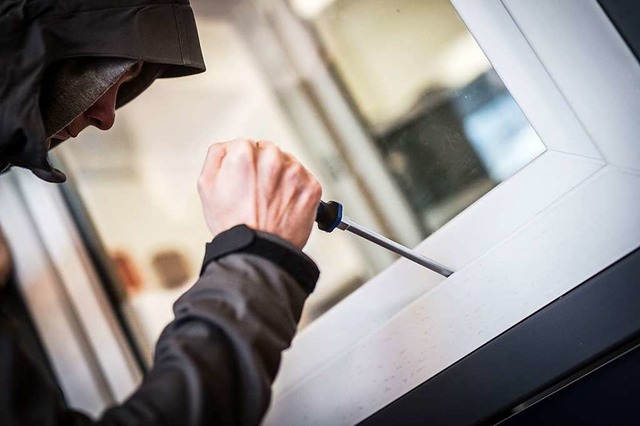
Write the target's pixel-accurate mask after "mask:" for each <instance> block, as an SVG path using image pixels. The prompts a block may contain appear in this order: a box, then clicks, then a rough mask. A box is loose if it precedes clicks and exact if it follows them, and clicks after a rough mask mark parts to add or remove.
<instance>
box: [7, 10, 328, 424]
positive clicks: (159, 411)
mask: <svg viewBox="0 0 640 426" xmlns="http://www.w3.org/2000/svg"><path fill="white" fill-rule="evenodd" d="M204 69H205V67H204V62H203V59H202V55H201V52H200V46H199V41H198V36H197V31H196V26H195V20H194V17H193V14H192V11H191V8H190V5H189V2H188V0H153V1H151V0H92V1H86V0H65V1H59V0H3V1H2V2H0V102H1V103H0V170H4V171H6V170H8V169H9V168H10V167H11V166H17V167H22V168H26V169H29V170H31V171H32V172H33V173H34V174H35V175H36V176H38V177H39V178H41V179H44V180H46V181H48V182H52V183H59V182H63V181H64V180H65V176H64V174H63V173H62V172H61V171H59V170H56V169H55V168H54V167H53V166H52V165H51V163H50V161H49V158H48V152H49V149H51V148H52V147H54V146H55V145H57V144H58V143H61V142H62V141H64V140H65V139H67V138H68V137H69V136H75V135H76V134H77V133H78V132H79V131H80V130H82V128H84V127H86V126H87V125H94V126H96V127H99V128H101V129H103V130H107V129H108V128H109V127H110V126H111V124H113V119H114V117H113V114H114V111H115V110H114V107H120V106H122V105H124V104H126V103H127V102H129V101H131V100H133V99H134V98H135V97H136V96H137V95H139V94H140V93H141V92H142V91H144V90H145V89H146V88H147V87H149V85H151V84H152V83H153V81H154V80H155V79H157V78H168V77H179V76H186V75H190V74H194V73H198V72H202V71H204ZM105 99H107V100H108V101H109V102H108V103H110V105H111V109H113V110H114V111H110V110H109V108H106V109H102V110H100V111H101V112H100V114H102V113H103V112H104V113H105V114H103V115H100V114H98V112H96V111H97V110H96V108H97V107H96V105H98V104H99V103H100V102H102V101H103V100H105ZM123 155H126V153H123ZM226 157H229V158H232V159H233V161H231V160H230V161H226V160H225V158H226ZM265 158H266V159H267V160H265ZM254 160H255V161H254ZM234 164H240V166H239V167H240V169H237V168H234V167H235V166H234ZM299 166H300V165H299V163H297V161H295V160H294V159H293V158H292V157H290V156H289V155H287V154H286V153H282V152H280V151H279V150H278V149H277V148H276V147H275V146H274V145H273V144H270V143H264V144H263V145H262V147H260V146H259V145H258V144H254V143H252V142H250V141H235V142H230V143H227V144H216V145H213V146H212V148H210V150H209V153H208V155H207V159H206V160H205V167H204V168H203V172H202V175H201V178H200V180H199V190H200V195H201V199H202V200H203V210H204V213H205V219H206V221H207V224H208V226H209V228H210V229H211V230H212V233H213V234H214V235H216V237H215V238H214V239H213V241H212V242H211V243H210V244H208V245H207V248H206V251H205V260H204V264H203V267H202V271H201V276H200V278H199V279H198V282H197V283H196V284H195V285H194V286H193V287H192V288H191V289H190V290H189V291H187V292H186V293H185V294H184V295H183V296H182V297H181V298H180V299H179V300H178V301H177V302H176V304H175V305H174V313H175V319H174V321H172V322H171V323H170V324H169V325H168V326H167V327H166V328H165V330H164V331H163V333H162V335H161V336H160V338H159V340H158V343H157V345H156V348H155V355H154V362H153V367H152V368H151V369H150V370H149V371H148V372H147V374H146V375H145V378H144V380H143V381H142V383H141V385H140V387H139V388H138V389H137V390H135V391H134V392H133V394H132V395H131V396H130V397H129V398H128V399H127V400H126V401H125V402H124V403H123V404H122V405H116V406H114V407H110V408H108V409H107V410H106V411H105V412H104V413H103V415H102V416H101V418H100V419H99V420H97V422H98V423H99V424H106V425H151V424H153V425H155V424H158V425H182V426H190V425H205V424H207V425H208V424H240V425H255V424H259V422H260V421H261V419H262V416H263V415H264V413H265V412H266V409H267V407H268V404H269V400H270V392H271V388H270V386H271V383H272V382H273V379H274V377H275V374H276V372H277V370H278V366H279V363H280V358H281V352H282V351H283V350H284V349H286V348H287V347H288V346H289V344H290V342H291V339H292V338H293V336H294V334H295V330H296V326H297V322H298V320H299V318H300V314H301V310H302V306H303V304H304V301H305V300H306V298H307V296H308V295H309V293H310V292H311V291H312V290H313V288H314V286H315V283H316V281H317V279H318V275H319V272H318V269H317V267H316V266H315V264H314V263H313V261H311V259H309V258H308V257H307V256H306V255H304V254H303V253H302V251H301V249H302V247H303V246H304V244H305V243H306V241H307V239H308V237H309V232H310V230H311V226H312V224H313V217H314V216H315V208H316V207H317V203H318V201H319V199H320V192H321V189H320V187H319V184H318V183H317V181H315V180H314V178H313V177H312V176H311V175H310V174H309V173H308V172H307V171H306V169H304V168H302V167H299ZM251 167H267V168H268V170H269V171H270V173H266V174H265V173H263V171H262V170H252V169H251ZM238 170H242V171H243V173H245V172H246V173H249V172H251V173H254V175H255V176H263V175H264V176H267V177H265V178H264V179H269V180H268V181H264V182H262V181H260V182H258V181H259V179H258V180H255V179H253V178H251V179H248V180H247V179H239V178H238V177H239V175H238ZM274 171H275V172H277V173H275V174H274ZM252 176H253V175H252ZM240 177H242V176H240ZM281 178H282V179H285V178H286V179H288V180H289V181H291V182H294V183H296V184H295V185H293V186H294V187H295V189H294V190H291V191H285V192H286V194H284V195H281V194H283V193H284V192H274V191H275V188H278V185H279V183H280V179H281ZM0 179H1V177H0ZM224 179H226V181H225V180H224ZM260 179H262V178H260ZM221 181H222V182H223V184H220V182H221ZM225 182H231V183H230V184H229V185H231V186H229V188H227V192H224V191H223V192H222V194H224V195H225V196H224V197H222V198H220V197H218V198H217V199H216V195H217V194H218V193H217V192H216V191H220V189H216V188H223V189H224V188H226V186H225V184H224V183H225ZM242 182H245V183H246V185H250V186H251V185H254V183H255V187H254V186H251V189H252V190H251V191H247V190H245V189H244V188H240V187H238V185H240V184H241V183H242ZM265 182H266V183H265ZM283 182H284V180H283ZM298 182H302V183H305V184H304V185H298V184H297V183H298ZM233 185H236V186H233ZM261 185H263V186H264V185H266V187H267V190H268V191H270V192H269V194H271V195H270V196H269V197H265V196H263V195H261V194H260V191H262V190H263V189H262V187H261ZM309 188H311V189H309ZM234 191H235V192H234ZM309 191H311V192H309ZM230 193H231V194H232V196H235V194H241V195H238V197H239V198H242V197H245V198H246V197H249V196H253V197H255V200H261V201H259V202H256V201H255V200H254V199H249V200H248V201H247V202H246V203H243V202H238V200H235V199H229V194H230ZM251 194H253V195H251ZM287 197H288V198H287ZM240 201H242V200H240ZM261 202H264V203H271V205H270V206H260V203H261ZM277 202H279V203H281V206H280V207H278V206H275V207H277V208H271V207H273V206H274V205H275V204H273V203H277ZM225 203H230V204H229V205H230V207H229V208H228V209H227V210H229V211H234V212H236V213H235V214H237V215H238V216H239V217H238V218H229V217H228V216H225V215H224V214H221V213H220V210H216V209H215V207H216V206H219V205H220V206H222V207H224V204H225ZM242 205H244V206H254V207H255V208H256V209H258V210H260V211H261V212H264V211H270V210H274V211H283V210H282V209H283V208H284V207H282V206H286V208H287V215H284V216H282V215H280V216H282V220H281V221H280V222H278V220H271V219H270V217H266V219H265V216H261V215H264V214H266V213H260V212H255V211H248V212H247V213H246V214H245V215H243V214H242V212H241V211H239V210H237V208H238V207H237V206H242ZM267 207H269V208H267ZM0 208H1V207H0ZM247 209H248V210H251V207H247ZM222 210H224V209H222ZM238 212H240V213H238ZM243 224H248V225H249V226H246V225H243ZM234 225H238V226H234ZM2 249H3V250H1V251H0V254H2V256H3V262H4V264H3V271H4V272H3V277H2V278H3V280H5V281H6V279H7V277H8V276H9V273H8V272H7V271H10V267H9V266H8V262H9V259H10V257H9V256H8V250H6V244H4V242H2ZM18 272H19V271H18ZM15 275H16V274H11V276H12V277H14V278H15ZM17 275H19V274H17ZM14 284H15V283H14ZM5 287H6V288H13V289H15V288H16V286H15V285H13V287H12V286H10V285H9V286H5ZM4 290H5V288H0V348H1V350H0V386H2V391H1V392H0V424H3V425H4V424H6V425H32V424H33V425H36V424H37V425H72V424H93V422H94V421H95V420H92V419H89V418H88V417H87V416H85V415H83V414H81V413H79V412H76V411H73V410H71V409H69V408H68V407H67V405H66V403H65V399H64V395H62V392H61V391H60V388H59V386H58V385H57V381H56V377H59V376H60V375H64V374H65V372H64V371H55V372H53V370H52V369H51V368H50V365H49V363H48V361H47V359H46V355H44V351H43V350H42V346H41V344H40V342H39V339H38V337H37V332H34V329H33V327H32V326H31V324H29V320H28V315H26V314H25V312H21V313H17V311H20V309H17V308H16V307H17V306H18V305H20V302H19V301H15V302H14V300H15V299H11V298H9V296H8V295H7V294H5V293H6V292H5V291H4ZM12 294H13V293H12ZM23 310H24V309H23ZM29 330H31V331H29Z"/></svg>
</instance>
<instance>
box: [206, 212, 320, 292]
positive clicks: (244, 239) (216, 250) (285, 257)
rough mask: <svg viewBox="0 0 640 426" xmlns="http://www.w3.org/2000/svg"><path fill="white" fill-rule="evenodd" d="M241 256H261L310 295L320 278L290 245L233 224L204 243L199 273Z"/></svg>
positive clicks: (306, 257) (304, 255)
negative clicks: (239, 254)
mask: <svg viewBox="0 0 640 426" xmlns="http://www.w3.org/2000/svg"><path fill="white" fill-rule="evenodd" d="M235 253H244V254H251V255H255V256H259V257H262V258H264V259H267V260H269V261H271V262H272V263H274V264H276V265H277V266H279V267H280V268H281V269H283V270H285V271H286V272H287V273H288V274H289V275H291V277H292V278H294V279H295V280H296V281H297V282H298V283H299V284H300V285H301V286H302V288H303V289H304V290H305V291H306V292H307V293H311V292H312V291H313V289H314V288H315V284H316V282H317V280H318V277H319V275H320V271H319V270H318V267H317V266H316V265H315V263H314V262H313V260H311V258H309V257H308V256H307V255H306V254H304V253H303V252H302V251H301V250H300V249H299V248H298V247H296V246H295V245H293V244H292V243H290V242H288V241H286V240H284V239H282V238H280V237H278V236H276V235H274V234H271V233H268V232H264V231H258V230H255V229H252V228H250V227H248V226H246V225H237V226H234V227H233V228H231V229H229V230H227V231H224V232H222V233H220V234H218V235H217V236H216V237H215V238H214V239H213V241H212V242H211V243H209V244H207V248H206V252H205V258H204V262H203V266H202V271H201V274H202V273H204V271H205V269H206V267H207V265H209V264H210V263H211V262H214V261H217V260H219V259H221V258H223V257H225V256H228V255H231V254H235Z"/></svg>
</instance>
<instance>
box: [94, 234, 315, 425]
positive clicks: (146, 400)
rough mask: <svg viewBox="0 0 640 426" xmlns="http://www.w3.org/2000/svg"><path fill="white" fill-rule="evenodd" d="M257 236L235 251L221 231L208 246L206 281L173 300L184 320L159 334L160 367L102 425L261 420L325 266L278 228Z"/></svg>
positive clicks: (178, 319)
mask: <svg viewBox="0 0 640 426" xmlns="http://www.w3.org/2000/svg"><path fill="white" fill-rule="evenodd" d="M227 232H231V231H227ZM217 239H218V238H217ZM232 240H233V239H232ZM255 240H256V241H258V242H260V244H262V245H260V244H251V245H250V247H240V248H237V247H235V248H234V247H231V248H230V249H226V250H225V248H224V247H222V249H221V248H220V244H219V245H217V246H216V240H214V242H213V243H212V244H211V245H210V247H209V248H208V252H215V253H216V255H214V256H213V258H211V256H208V257H209V259H208V262H206V263H205V267H204V268H203V273H202V275H201V277H200V279H199V280H198V282H197V283H196V284H195V285H194V286H193V287H192V288H191V289H190V290H189V291H188V292H187V293H185V294H184V295H183V296H182V297H181V298H180V299H179V300H178V301H177V302H176V304H175V305H174V312H175V320H174V321H173V322H172V323H170V324H169V325H168V326H167V328H166V329H165V330H164V331H163V333H162V335H161V336H160V339H159V341H158V343H157V346H156V351H155V359H154V365H153V368H152V369H151V370H150V371H149V372H148V374H147V376H146V377H145V379H144V381H143V383H142V384H141V386H140V387H139V388H138V389H137V390H136V391H135V392H134V394H133V395H132V396H131V397H130V398H129V399H128V400H127V401H126V402H125V403H124V404H123V405H121V406H117V407H113V408H111V409H109V410H108V411H107V412H106V413H105V414H104V416H103V418H102V419H101V421H100V422H101V423H102V424H106V425H134V424H135V425H143V424H144V425H146V424H153V425H183V426H191V425H194V426H195V425H213V424H216V425H219V424H229V425H231V424H233V425H257V424H259V423H260V421H261V419H262V416H263V415H264V413H265V412H266V410H267V407H268V405H269V401H270V396H271V383H272V382H273V380H274V378H275V375H276V373H277V370H278V367H279V364H280V359H281V352H282V351H283V350H284V349H286V348H287V347H289V345H290V343H291V340H292V338H293V336H294V334H295V330H296V326H297V323H298V320H299V318H300V314H301V311H302V307H303V304H304V301H305V299H306V297H307V296H308V292H309V291H310V289H312V288H313V286H314V285H315V282H316V281H317V278H318V271H317V268H316V266H315V264H313V262H312V261H311V260H310V259H309V258H308V257H306V256H305V255H304V254H303V253H302V252H301V251H299V250H297V249H295V248H294V247H293V246H290V245H288V243H286V242H284V241H282V240H279V239H277V238H276V237H273V236H270V235H268V234H262V233H260V235H257V236H256V239H255ZM265 242H266V243H267V244H264V243H265ZM232 245H233V244H232ZM256 245H258V246H259V248H258V249H255V246H256ZM252 247H254V249H252ZM278 253H279V254H278ZM279 263H280V264H279ZM292 271H299V272H300V274H297V275H298V276H293V275H292V273H291V272H292Z"/></svg>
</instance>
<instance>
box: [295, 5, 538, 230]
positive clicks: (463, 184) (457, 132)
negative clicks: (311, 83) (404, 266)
mask: <svg viewBox="0 0 640 426" xmlns="http://www.w3.org/2000/svg"><path fill="white" fill-rule="evenodd" d="M291 3H292V6H293V9H294V10H296V11H297V13H298V14H299V15H300V16H301V17H303V18H304V19H306V20H307V21H308V22H309V24H310V26H311V27H312V29H313V31H314V32H315V34H316V36H317V39H318V40H319V43H320V44H321V45H322V47H323V48H324V49H325V51H326V55H327V56H328V57H329V58H330V65H331V66H332V67H333V69H334V70H335V72H336V74H337V76H338V78H339V79H340V80H341V82H342V84H343V86H344V87H345V91H346V94H347V96H349V97H350V99H351V100H352V103H353V104H354V105H355V107H356V108H357V112H358V114H359V115H360V117H362V119H363V121H364V123H365V125H366V126H367V128H368V130H369V132H370V134H371V137H372V139H373V141H374V142H375V145H376V147H377V149H378V150H379V151H380V152H381V154H382V156H383V158H384V161H385V163H386V167H387V168H388V169H389V170H390V171H391V172H392V174H393V176H394V178H395V180H396V182H397V184H398V186H399V187H400V189H401V191H402V192H403V194H404V195H405V197H406V199H407V200H408V202H409V203H410V205H411V207H412V209H413V211H414V213H415V214H416V215H417V217H418V218H419V219H420V224H421V226H422V229H423V232H424V234H423V237H424V236H426V235H428V234H429V233H431V232H433V231H435V230H436V229H438V228H439V227H441V226H442V225H443V224H444V223H446V222H447V221H449V220H450V219H451V218H452V217H454V216H455V215H456V214H458V213H459V212H460V211H462V210H464V209H465V208H466V207H467V206H469V205H470V204H472V203H473V202H474V201H475V200H477V199H478V198H480V197H481V196H482V195H483V194H485V193H486V192H488V191H489V190H490V189H491V188H492V187H494V186H495V185H496V184H498V183H499V182H501V181H503V180H505V179H507V178H508V177H510V176H511V175H513V174H514V173H515V172H517V171H518V170H520V169H521V168H522V167H523V166H524V165H526V164H527V163H529V162H530V161H531V160H532V159H533V158H535V157H536V156H538V155H539V154H540V153H542V152H543V151H544V149H545V148H544V145H543V144H542V142H541V141H540V139H539V138H538V137H537V135H536V133H535V132H534V131H533V129H532V128H531V126H530V125H529V123H528V122H527V120H526V118H525V117H524V115H523V114H522V112H521V111H520V109H519V107H518V105H517V104H516V103H515V101H514V100H513V98H512V97H511V95H510V94H509V92H508V91H507V89H506V88H505V86H504V84H503V83H502V81H501V80H500V78H499V77H498V75H497V74H496V72H495V71H494V70H493V68H492V67H491V64H490V63H489V61H488V60H487V58H486V57H485V55H484V54H483V52H482V50H481V49H480V47H479V46H478V45H477V43H476V42H475V40H474V39H473V37H472V36H471V34H470V33H469V31H468V30H467V28H466V27H465V25H464V23H463V22H462V21H461V19H460V18H459V16H458V15H457V13H456V11H455V9H454V8H453V6H452V5H451V3H450V1H449V0H423V1H415V0H385V1H380V0H335V1H321V2H318V1H314V0H292V1H291Z"/></svg>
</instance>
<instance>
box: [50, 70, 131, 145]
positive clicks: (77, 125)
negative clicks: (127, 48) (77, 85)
mask: <svg viewBox="0 0 640 426" xmlns="http://www.w3.org/2000/svg"><path fill="white" fill-rule="evenodd" d="M141 70H142V62H138V63H137V64H136V65H134V66H133V67H132V68H131V69H130V70H129V71H128V72H127V73H126V74H124V75H123V76H122V77H121V78H120V79H119V80H118V81H117V82H116V83H115V84H114V85H113V86H111V88H109V90H107V91H106V92H105V94H104V95H102V96H101V97H100V98H98V100H96V101H95V102H94V103H93V105H91V106H90V107H89V108H87V110H86V111H85V112H83V113H82V114H80V115H79V116H78V117H76V118H75V119H74V120H73V121H72V122H71V123H70V124H69V125H68V126H66V127H65V128H64V129H62V130H60V131H59V132H57V133H56V134H54V135H53V136H52V137H51V144H50V148H53V147H55V146H56V145H58V144H60V142H63V141H65V140H67V139H69V138H70V137H71V138H75V137H76V136H78V134H79V133H80V132H81V131H83V130H84V129H85V128H87V127H89V126H95V127H97V128H98V129H100V130H109V129H110V128H111V127H112V126H113V123H114V122H115V119H116V99H117V98H118V90H119V89H120V86H121V85H122V84H124V83H127V82H129V81H131V80H133V79H134V78H135V77H137V76H138V74H140V71H141Z"/></svg>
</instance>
